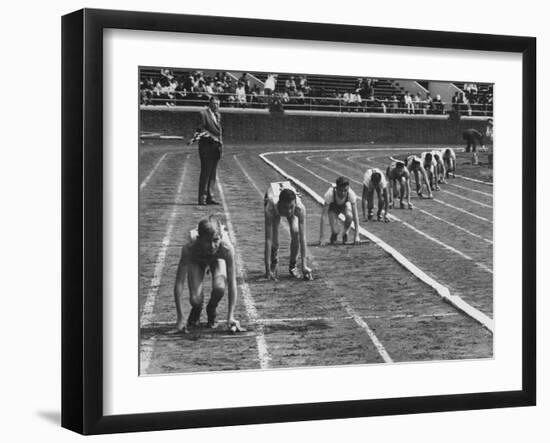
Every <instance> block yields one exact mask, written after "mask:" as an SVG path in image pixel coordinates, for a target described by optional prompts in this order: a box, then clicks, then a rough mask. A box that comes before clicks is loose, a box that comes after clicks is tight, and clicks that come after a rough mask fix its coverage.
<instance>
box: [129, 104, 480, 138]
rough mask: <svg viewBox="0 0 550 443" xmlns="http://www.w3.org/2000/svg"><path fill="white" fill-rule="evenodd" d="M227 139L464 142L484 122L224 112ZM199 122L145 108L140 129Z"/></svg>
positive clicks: (178, 112) (168, 131)
mask: <svg viewBox="0 0 550 443" xmlns="http://www.w3.org/2000/svg"><path fill="white" fill-rule="evenodd" d="M222 121H223V130H224V141H225V143H250V142H259V143H261V142H266V143H273V142H280V143H292V142H309V143H312V142H313V143H315V142H327V143H331V142H334V143H336V142H348V143H369V142H371V141H372V142H375V143H434V144H436V143H437V144H439V143H444V144H461V143H462V131H463V130H464V129H468V128H476V129H478V130H480V131H482V132H483V131H484V130H485V122H484V121H483V120H480V119H477V120H474V119H469V120H453V119H448V118H441V117H440V116H439V118H434V117H432V116H428V117H422V116H414V117H407V116H397V115H390V116H382V115H380V114H379V115H376V116H368V115H367V114H363V115H361V114H359V115H357V114H354V115H353V116H350V115H349V114H348V115H346V114H335V113H330V115H323V113H321V112H318V113H307V112H303V111H302V112H294V113H292V112H290V111H289V112H285V113H284V114H282V115H272V114H269V113H268V112H267V111H264V110H233V109H231V110H223V109H222ZM197 124H198V110H194V111H193V112H192V111H191V110H190V109H185V108H158V107H157V108H153V107H147V108H142V110H141V112H140V131H141V132H156V133H160V134H162V135H180V136H183V137H184V138H190V137H191V136H192V135H193V132H194V131H195V129H196V127H197Z"/></svg>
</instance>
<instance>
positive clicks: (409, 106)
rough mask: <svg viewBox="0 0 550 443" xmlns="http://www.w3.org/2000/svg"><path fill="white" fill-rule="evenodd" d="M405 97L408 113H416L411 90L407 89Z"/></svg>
mask: <svg viewBox="0 0 550 443" xmlns="http://www.w3.org/2000/svg"><path fill="white" fill-rule="evenodd" d="M404 99H405V112H406V113H407V114H414V104H413V100H412V97H411V94H410V93H409V91H405V96H404Z"/></svg>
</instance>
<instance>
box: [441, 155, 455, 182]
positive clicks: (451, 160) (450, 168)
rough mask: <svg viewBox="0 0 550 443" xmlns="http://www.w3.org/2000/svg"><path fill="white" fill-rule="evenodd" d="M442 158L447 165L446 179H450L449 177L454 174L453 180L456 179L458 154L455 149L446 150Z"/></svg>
mask: <svg viewBox="0 0 550 443" xmlns="http://www.w3.org/2000/svg"><path fill="white" fill-rule="evenodd" d="M441 156H442V157H443V163H444V164H445V169H446V171H445V178H449V175H450V174H451V173H452V174H453V178H455V171H456V154H455V151H453V148H445V149H443V150H442V151H441Z"/></svg>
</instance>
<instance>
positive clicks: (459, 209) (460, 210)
mask: <svg viewBox="0 0 550 443" xmlns="http://www.w3.org/2000/svg"><path fill="white" fill-rule="evenodd" d="M433 201H434V202H436V203H439V204H441V205H443V206H448V207H449V208H452V209H454V210H455V211H458V212H462V213H464V214H467V215H469V216H470V217H474V218H477V219H478V220H482V221H484V222H487V223H491V224H493V221H492V220H489V219H488V218H485V217H482V216H481V215H477V214H474V213H473V212H470V211H466V209H462V208H459V207H458V206H454V205H451V204H449V203H447V202H444V201H443V200H439V199H438V198H434V199H433Z"/></svg>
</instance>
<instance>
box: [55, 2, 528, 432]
mask: <svg viewBox="0 0 550 443" xmlns="http://www.w3.org/2000/svg"><path fill="white" fill-rule="evenodd" d="M62 24H63V28H62V31H63V32H62V54H63V67H62V68H63V69H62V75H63V79H62V83H63V96H62V100H63V116H62V117H63V128H62V134H63V146H62V152H63V155H62V161H63V165H62V170H63V214H62V219H63V229H62V230H63V245H62V251H63V300H62V308H63V312H62V322H63V323H62V334H63V336H62V345H63V346H62V358H63V361H62V372H63V373H62V425H63V426H64V427H66V428H69V429H72V430H74V431H77V432H80V433H83V434H101V433H115V432H130V431H146V430H160V429H177V428H191V427H207V426H227V425H237V424H251V423H270V422H281V421H299V420H319V419H328V418H346V417H359V416H375V415H389V414H410V413H421V412H433V411H453V410H464V409H482V408H497V407H513V406H528V405H534V404H535V401H536V399H535V391H536V389H535V388H536V373H535V361H536V354H535V349H536V340H535V330H536V324H535V301H536V300H535V298H536V289H535V257H536V238H535V232H536V230H535V227H536V226H535V220H536V217H535V214H536V205H535V201H536V198H535V197H536V184H535V183H536V180H535V179H536V177H535V133H536V124H535V121H536V118H535V109H536V106H535V103H536V102H535V98H536V94H535V72H536V69H535V51H536V41H535V39H534V38H530V37H515V36H498V35H483V34H462V33H450V32H434V31H419V30H407V29H389V28H373V27H358V26H346V25H336V24H318V23H299V22H278V21H269V20H252V19H242V18H228V17H209V16H190V15H171V14H157V13H145V12H125V11H107V10H89V9H86V10H81V11H77V12H74V13H72V14H69V15H67V16H64V17H63V22H62ZM520 208H521V210H520Z"/></svg>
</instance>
